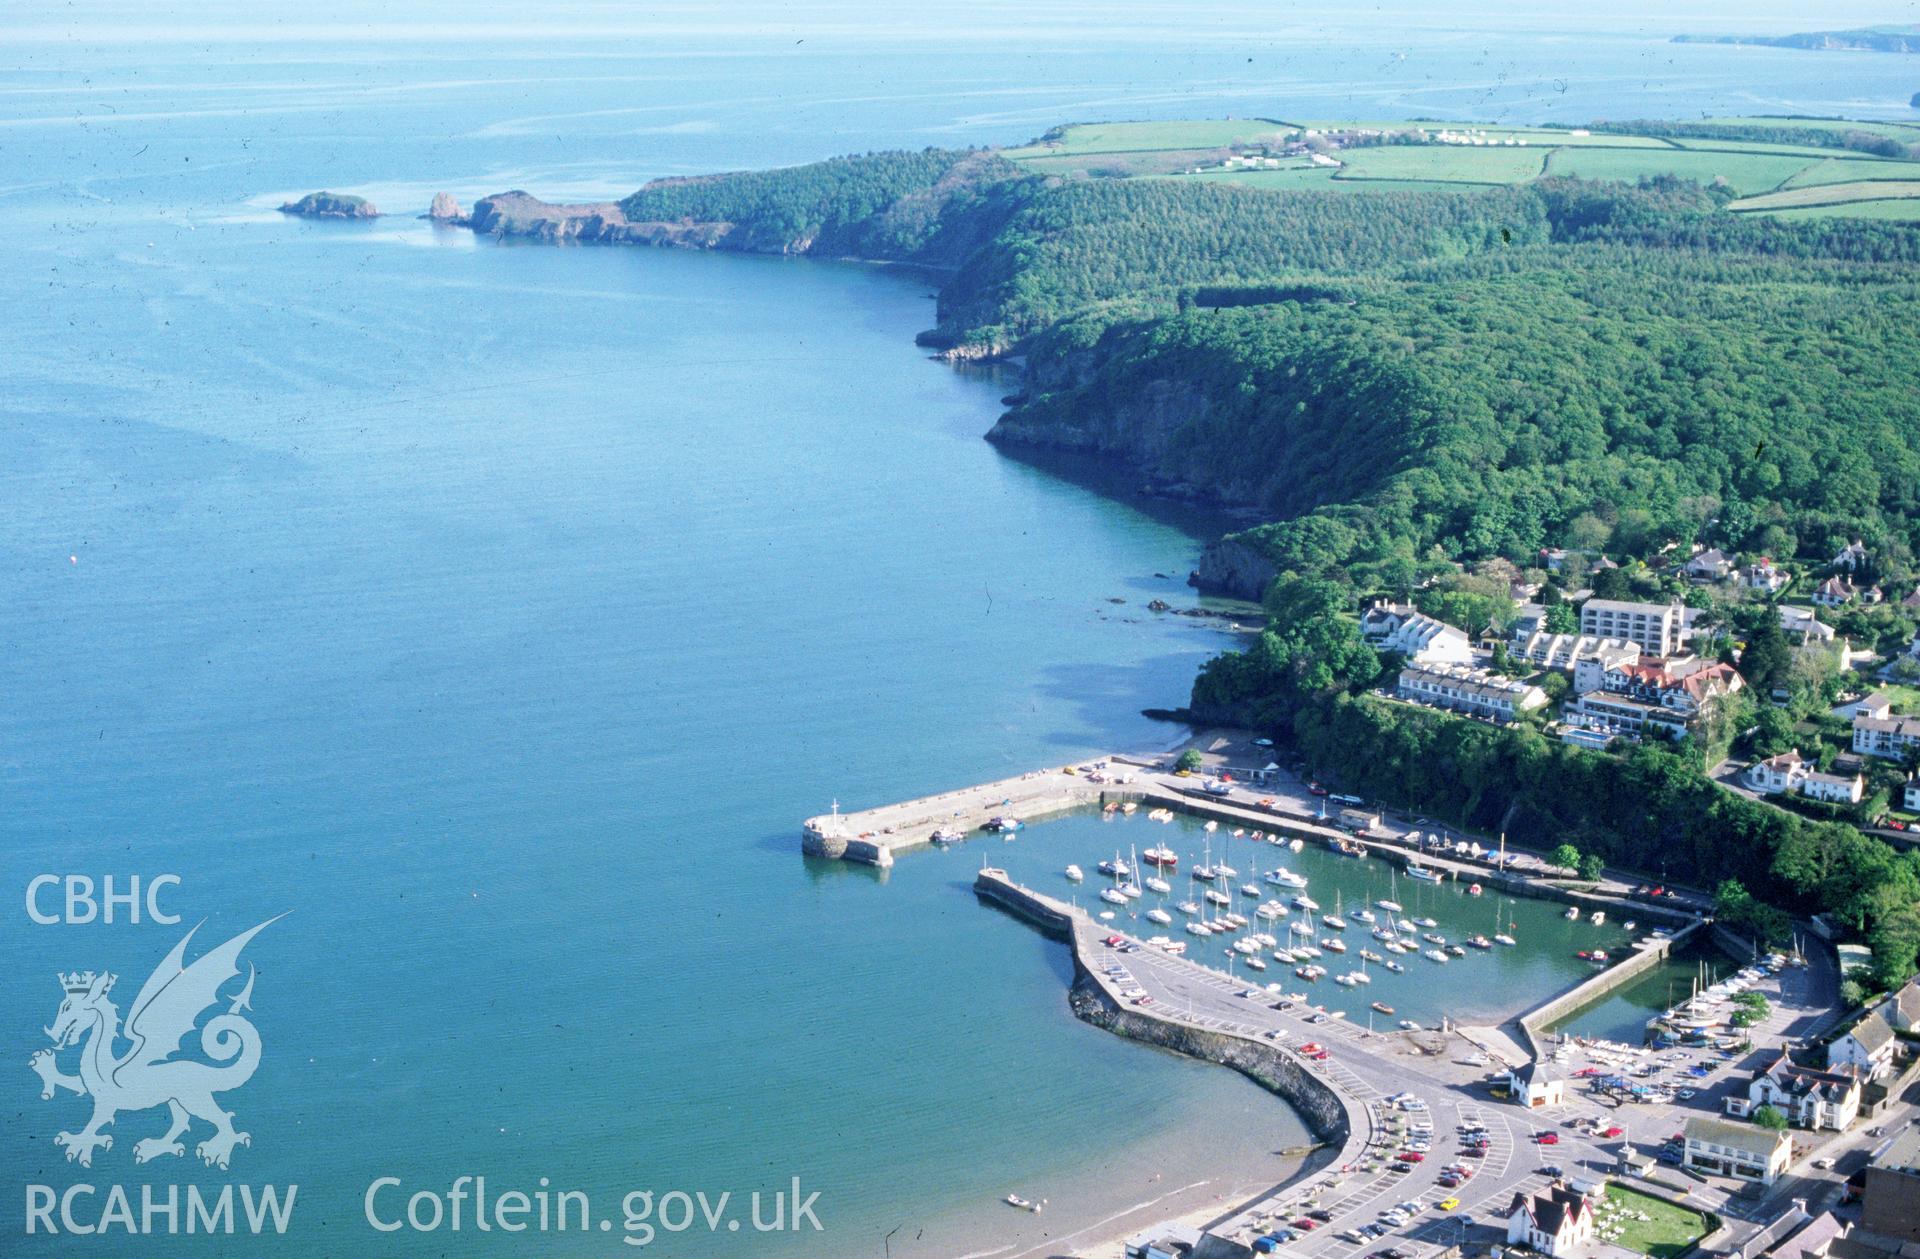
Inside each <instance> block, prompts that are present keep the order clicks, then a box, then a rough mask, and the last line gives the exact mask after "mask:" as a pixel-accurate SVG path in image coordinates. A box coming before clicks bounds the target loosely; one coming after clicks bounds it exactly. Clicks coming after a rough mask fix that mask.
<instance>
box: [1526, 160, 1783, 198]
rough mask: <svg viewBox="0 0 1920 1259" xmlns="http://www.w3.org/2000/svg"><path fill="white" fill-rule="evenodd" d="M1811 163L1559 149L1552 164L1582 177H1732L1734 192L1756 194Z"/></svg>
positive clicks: (1555, 171)
mask: <svg viewBox="0 0 1920 1259" xmlns="http://www.w3.org/2000/svg"><path fill="white" fill-rule="evenodd" d="M1806 165H1807V159H1806V158H1804V157H1778V156H1774V155H1772V154H1767V153H1700V152H1694V151H1690V150H1682V149H1668V150H1666V151H1664V152H1652V151H1637V150H1632V149H1613V150H1607V151H1602V150H1599V149H1556V150H1555V151H1554V154H1553V157H1552V159H1551V160H1550V161H1548V163H1547V173H1548V174H1549V175H1578V176H1579V177H1581V178H1582V179H1624V180H1636V179H1642V178H1647V177H1651V176H1654V175H1677V176H1679V177H1680V178H1682V179H1692V180H1697V181H1698V182H1700V183H1703V184H1710V183H1712V182H1713V181H1714V180H1716V179H1724V180H1726V181H1727V183H1728V185H1730V186H1731V187H1732V188H1733V190H1734V191H1736V192H1740V193H1744V194H1746V195H1748V196H1754V195H1757V194H1759V193H1763V192H1769V191H1771V190H1773V189H1774V188H1777V187H1779V186H1780V185H1781V184H1782V183H1784V182H1785V181H1786V180H1788V179H1790V178H1792V177H1793V175H1794V174H1796V173H1797V172H1799V171H1800V170H1801V169H1803V168H1804V167H1805V166H1806Z"/></svg>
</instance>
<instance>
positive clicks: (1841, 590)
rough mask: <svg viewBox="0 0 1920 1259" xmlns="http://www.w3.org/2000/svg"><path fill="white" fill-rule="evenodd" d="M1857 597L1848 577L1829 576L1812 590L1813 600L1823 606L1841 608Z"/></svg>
mask: <svg viewBox="0 0 1920 1259" xmlns="http://www.w3.org/2000/svg"><path fill="white" fill-rule="evenodd" d="M1859 597H1860V592H1859V591H1858V590H1856V589H1854V586H1853V579H1852V578H1850V577H1837V576H1836V577H1829V578H1827V579H1826V580H1825V581H1823V582H1821V583H1820V584H1819V585H1818V586H1816V587H1814V591H1813V601H1814V602H1815V603H1817V604H1819V605H1820V606H1821V607H1823V608H1843V607H1845V606H1846V605H1847V604H1849V603H1852V602H1853V601H1854V600H1855V599H1857V598H1859Z"/></svg>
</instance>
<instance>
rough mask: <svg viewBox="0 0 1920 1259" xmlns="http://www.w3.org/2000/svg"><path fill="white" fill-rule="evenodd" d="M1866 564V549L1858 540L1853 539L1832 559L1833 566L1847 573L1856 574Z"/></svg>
mask: <svg viewBox="0 0 1920 1259" xmlns="http://www.w3.org/2000/svg"><path fill="white" fill-rule="evenodd" d="M1866 562H1867V548H1866V545H1865V544H1864V543H1862V542H1861V541H1860V539H1858V538H1855V539H1854V540H1853V541H1851V542H1849V543H1847V545H1845V546H1843V547H1841V548H1840V554H1838V555H1836V556H1834V557H1833V566H1834V567H1835V568H1839V569H1844V570H1846V571H1847V572H1849V573H1853V572H1858V571H1859V570H1860V568H1861V566H1862V565H1864V564H1865V563H1866Z"/></svg>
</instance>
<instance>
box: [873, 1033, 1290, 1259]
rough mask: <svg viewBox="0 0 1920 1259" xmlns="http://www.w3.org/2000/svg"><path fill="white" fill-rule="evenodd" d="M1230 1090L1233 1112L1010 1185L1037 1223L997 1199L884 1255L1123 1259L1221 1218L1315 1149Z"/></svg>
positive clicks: (1274, 1114)
mask: <svg viewBox="0 0 1920 1259" xmlns="http://www.w3.org/2000/svg"><path fill="white" fill-rule="evenodd" d="M1214 1069H1215V1070H1221V1071H1224V1070H1225V1069H1224V1068H1214ZM1223 1088H1224V1089H1225V1090H1226V1091H1227V1093H1228V1094H1229V1097H1228V1099H1227V1100H1228V1102H1229V1104H1228V1105H1225V1106H1216V1105H1210V1106H1208V1107H1207V1113H1206V1114H1204V1115H1196V1116H1195V1117H1194V1119H1193V1121H1192V1122H1190V1123H1184V1124H1181V1125H1178V1126H1177V1127H1175V1128H1174V1129H1172V1130H1169V1131H1165V1132H1162V1133H1158V1134H1156V1135H1155V1136H1154V1137H1153V1138H1152V1139H1150V1140H1146V1141H1139V1142H1135V1143H1133V1144H1131V1145H1128V1146H1124V1147H1122V1148H1119V1149H1116V1150H1113V1151H1112V1152H1110V1153H1109V1154H1107V1155H1105V1156H1104V1157H1102V1158H1100V1159H1097V1160H1094V1161H1092V1162H1089V1163H1086V1164H1083V1165H1081V1166H1078V1167H1074V1168H1066V1169H1061V1170H1059V1171H1057V1172H1053V1173H1050V1174H1047V1175H1044V1176H1038V1177H1028V1178H1025V1179H1023V1180H1022V1181H1021V1183H1018V1184H1010V1185H1008V1186H1006V1192H1009V1193H1017V1194H1019V1195H1020V1196H1021V1197H1023V1198H1027V1199H1029V1200H1032V1201H1040V1200H1043V1199H1044V1200H1045V1201H1046V1207H1045V1209H1044V1210H1043V1211H1042V1212H1041V1213H1039V1214H1037V1215H1036V1214H1029V1213H1027V1212H1025V1211H1021V1210H1019V1209H1017V1208H1015V1207H1013V1206H1010V1205H1008V1204H1007V1203H1005V1202H1003V1201H1000V1200H998V1199H994V1200H990V1201H986V1202H982V1203H979V1204H977V1205H970V1206H968V1207H966V1208H963V1209H961V1210H957V1211H954V1212H951V1213H949V1214H947V1215H943V1216H940V1217H936V1218H933V1219H930V1220H928V1221H926V1222H925V1223H924V1224H923V1225H920V1226H916V1227H915V1228H913V1229H911V1230H906V1229H903V1230H901V1232H899V1233H896V1234H895V1235H894V1237H893V1238H892V1240H891V1243H890V1244H889V1246H888V1248H887V1251H886V1253H889V1254H891V1255H892V1256H895V1257H896V1259H1064V1257H1068V1256H1071V1257H1073V1259H1120V1256H1121V1254H1122V1251H1123V1248H1124V1245H1123V1244H1124V1242H1125V1240H1126V1239H1127V1238H1129V1237H1132V1236H1133V1235H1134V1234H1136V1233H1138V1232H1140V1231H1141V1230H1142V1229H1145V1228H1148V1227H1150V1226H1152V1225H1155V1224H1161V1223H1165V1222H1167V1221H1170V1220H1186V1221H1190V1222H1192V1223H1196V1224H1199V1223H1205V1222H1206V1221H1208V1220H1212V1219H1215V1218H1217V1217H1218V1216H1220V1215H1223V1214H1225V1213H1226V1212H1227V1211H1228V1210H1229V1209H1231V1208H1232V1207H1234V1206H1236V1205H1238V1204H1239V1203H1241V1202H1244V1201H1245V1200H1247V1199H1248V1198H1250V1197H1253V1196H1255V1195H1256V1194H1259V1193H1263V1192H1265V1191H1266V1190H1268V1189H1270V1188H1271V1187H1272V1186H1273V1185H1275V1184H1277V1183H1279V1182H1280V1181H1283V1180H1287V1179H1289V1178H1291V1177H1293V1176H1294V1175H1296V1174H1297V1173H1299V1171H1300V1170H1301V1168H1302V1167H1303V1166H1305V1165H1306V1164H1307V1162H1308V1159H1307V1157H1305V1156H1304V1155H1303V1153H1302V1151H1303V1150H1304V1148H1305V1147H1306V1146H1308V1145H1309V1144H1310V1143H1311V1142H1312V1137H1311V1135H1310V1134H1309V1133H1308V1132H1307V1130H1306V1127H1305V1125H1304V1124H1302V1123H1301V1121H1300V1119H1299V1117H1298V1116H1297V1115H1296V1114H1295V1113H1294V1112H1293V1110H1292V1108H1291V1107H1289V1106H1288V1105H1287V1104H1286V1103H1285V1102H1284V1101H1282V1100H1281V1099H1280V1098H1278V1097H1275V1096H1274V1095H1273V1094H1271V1093H1268V1092H1267V1091H1266V1090H1264V1089H1262V1088H1260V1087H1259V1086H1258V1085H1255V1084H1254V1083H1252V1082H1251V1081H1248V1080H1244V1079H1240V1078H1238V1077H1232V1076H1229V1078H1228V1079H1227V1080H1226V1081H1225V1082H1224V1083H1223ZM1124 1104H1125V1099H1124V1098H1108V1099H1090V1100H1089V1105H1090V1106H1092V1107H1098V1106H1102V1105H1124ZM1283 1151H1289V1152H1283ZM1321 1157H1322V1158H1324V1157H1326V1155H1324V1154H1323V1155H1321ZM874 1253H876V1254H880V1253H882V1252H881V1251H880V1250H879V1249H878V1248H876V1250H875V1252H874Z"/></svg>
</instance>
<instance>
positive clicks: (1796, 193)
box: [1728, 172, 1920, 217]
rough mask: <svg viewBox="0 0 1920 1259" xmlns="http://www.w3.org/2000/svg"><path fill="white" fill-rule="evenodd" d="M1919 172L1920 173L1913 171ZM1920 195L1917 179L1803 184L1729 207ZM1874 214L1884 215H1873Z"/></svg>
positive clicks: (1883, 199) (1834, 203) (1845, 202)
mask: <svg viewBox="0 0 1920 1259" xmlns="http://www.w3.org/2000/svg"><path fill="white" fill-rule="evenodd" d="M1916 173H1920V172H1916ZM1910 197H1920V179H1907V180H1890V181H1878V182H1874V183H1852V184H1803V185H1801V186H1800V187H1798V188H1782V189H1781V190H1780V191H1778V192H1770V193H1767V194H1765V195H1763V196H1758V197H1747V198H1744V199H1743V200H1740V201H1735V202H1733V203H1732V204H1731V205H1730V206H1729V207H1728V208H1729V209H1733V210H1794V209H1801V208H1804V207H1807V206H1843V205H1849V204H1852V203H1854V202H1860V201H1868V202H1891V201H1893V200H1896V199H1900V198H1910ZM1876 217H1886V216H1884V215H1882V216H1876Z"/></svg>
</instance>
